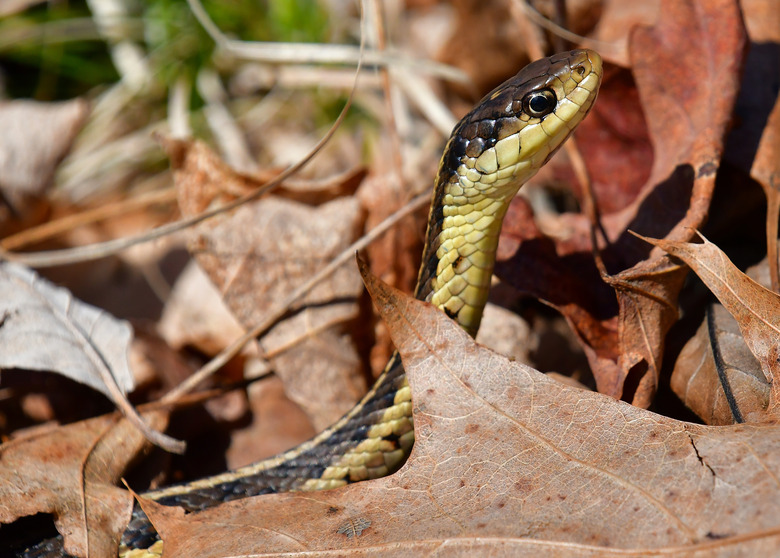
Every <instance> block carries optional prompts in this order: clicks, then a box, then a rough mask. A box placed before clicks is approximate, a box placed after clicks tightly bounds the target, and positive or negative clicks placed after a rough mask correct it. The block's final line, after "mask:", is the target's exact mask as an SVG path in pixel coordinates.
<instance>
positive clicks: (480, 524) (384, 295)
mask: <svg viewBox="0 0 780 558" xmlns="http://www.w3.org/2000/svg"><path fill="white" fill-rule="evenodd" d="M366 281H367V286H368V288H369V290H370V292H371V293H372V295H373V296H374V300H375V303H376V305H377V307H378V309H379V311H380V313H381V314H382V316H383V318H384V319H385V320H386V321H387V322H388V325H389V327H390V329H391V331H392V334H393V339H394V341H395V343H396V345H397V346H398V347H399V350H400V351H401V355H402V358H403V360H404V366H405V368H406V370H407V374H408V377H409V381H410V385H411V387H412V397H413V401H414V417H415V434H416V442H415V446H414V450H413V451H412V455H411V457H410V459H409V461H408V462H407V464H406V465H405V466H404V467H403V468H402V469H401V470H400V471H399V472H398V473H396V474H394V475H391V476H389V477H386V478H384V479H379V480H374V481H367V482H363V483H358V484H355V485H350V486H348V487H345V488H343V489H337V490H332V491H325V492H316V493H306V494H294V493H293V494H277V495H269V496H262V497H258V498H251V499H246V500H242V501H238V502H231V503H228V504H226V505H223V506H220V507H219V508H215V509H212V510H209V511H204V512H198V513H194V514H189V515H187V516H184V515H183V514H182V513H181V511H180V510H175V509H174V510H171V509H169V508H161V507H159V506H156V505H152V504H151V503H148V502H144V503H143V506H144V509H145V511H147V513H148V514H149V515H150V517H151V518H152V520H153V521H154V523H155V526H156V527H157V528H158V530H159V531H160V533H161V534H162V536H163V538H164V540H165V545H166V546H165V548H166V555H167V556H193V555H197V556H202V557H204V558H205V557H211V556H214V557H217V556H235V555H263V556H266V555H276V554H279V553H284V552H296V553H298V552H304V553H326V552H327V553H329V554H331V555H336V554H349V555H371V556H377V555H380V556H382V555H388V556H389V555H392V556H399V555H419V554H420V553H421V552H426V553H434V554H436V555H446V556H449V555H456V556H457V555H464V554H467V553H471V554H473V553H479V554H480V555H487V554H501V555H504V554H511V555H523V553H524V554H531V553H532V551H535V552H536V553H537V554H538V553H539V552H546V551H549V552H550V553H551V555H567V556H593V555H599V554H601V555H603V554H605V553H609V554H610V555H611V554H613V553H614V554H616V555H621V554H623V553H625V554H631V555H636V553H638V552H646V553H647V555H653V554H656V553H657V554H661V553H663V554H664V555H670V554H671V555H675V556H693V555H697V553H701V555H705V554H706V555H707V556H733V555H738V554H739V553H741V554H742V555H746V554H750V553H751V552H762V553H764V554H766V555H769V554H771V553H776V552H778V550H780V522H779V521H778V519H777V512H778V511H780V498H778V496H780V487H779V486H778V483H777V481H776V479H777V476H778V474H780V451H778V449H780V429H779V428H778V427H776V426H771V425H763V426H746V425H742V426H732V427H719V428H713V427H707V426H701V425H694V424H688V423H683V422H679V421H676V420H672V419H668V418H665V417H662V416H660V415H656V414H654V413H651V412H649V411H645V410H643V409H639V408H637V407H634V406H631V405H628V404H626V403H622V402H619V401H615V400H613V399H612V398H609V397H606V396H604V395H601V394H597V393H592V392H586V391H583V390H580V389H576V388H570V387H567V386H564V385H562V384H559V383H558V382H556V381H554V380H551V379H549V378H547V377H546V376H544V375H543V374H541V373H539V372H537V371H535V370H533V369H532V368H529V367H527V366H524V365H521V364H516V363H512V362H509V361H508V360H507V359H506V358H504V357H502V356H500V355H498V354H496V353H494V352H493V351H491V350H489V349H485V348H483V347H481V346H479V345H478V344H476V343H474V342H473V341H472V340H471V338H470V337H469V336H468V335H467V334H466V333H465V332H464V331H463V330H462V329H460V328H459V327H458V326H457V325H456V324H455V323H454V322H452V321H451V320H449V319H447V318H446V317H445V316H444V314H443V313H441V312H439V311H438V310H436V309H434V308H433V307H431V306H430V305H428V304H425V303H421V302H419V301H415V300H413V299H412V298H411V297H409V296H406V295H403V294H401V293H400V292H398V291H395V290H393V289H390V288H388V287H387V286H385V285H383V284H382V283H381V282H380V281H378V280H377V279H376V278H373V277H371V276H368V275H367V276H366Z"/></svg>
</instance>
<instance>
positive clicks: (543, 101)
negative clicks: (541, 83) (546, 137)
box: [523, 89, 557, 118]
mask: <svg viewBox="0 0 780 558" xmlns="http://www.w3.org/2000/svg"><path fill="white" fill-rule="evenodd" d="M556 102H557V99H556V98H555V93H553V92H552V91H550V90H549V89H542V90H540V91H533V92H531V93H529V94H528V95H526V96H525V97H523V111H524V112H525V113H527V114H529V115H530V116H533V117H534V118H541V117H542V116H544V115H546V114H550V113H551V112H552V111H553V110H554V109H555V104H556Z"/></svg>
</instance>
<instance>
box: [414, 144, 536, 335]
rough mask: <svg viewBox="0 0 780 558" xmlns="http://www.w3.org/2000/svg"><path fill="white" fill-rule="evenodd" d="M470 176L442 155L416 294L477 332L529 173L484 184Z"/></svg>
mask: <svg viewBox="0 0 780 558" xmlns="http://www.w3.org/2000/svg"><path fill="white" fill-rule="evenodd" d="M462 170H463V169H460V171H462ZM464 178H465V177H464V174H463V173H462V172H459V170H458V169H451V168H450V169H448V168H447V158H446V157H445V158H443V159H442V164H441V165H440V170H439V175H438V178H437V182H436V187H435V191H434V197H436V198H438V199H437V202H438V203H434V204H433V205H432V210H431V213H430V215H429V219H428V232H427V235H426V236H427V238H426V243H425V250H424V251H423V257H422V263H421V266H420V273H419V278H418V282H417V291H416V292H415V296H416V297H417V298H418V299H420V300H425V301H427V302H430V303H431V304H433V305H434V306H436V307H438V308H440V309H441V310H443V311H444V312H445V313H446V314H447V315H448V316H449V317H450V318H452V319H454V320H455V321H457V322H458V324H459V325H460V326H461V327H463V329H465V330H466V331H467V332H468V333H469V334H470V335H471V336H472V337H473V336H476V334H477V330H478V329H479V324H480V322H481V320H482V313H483V311H484V309H485V304H486V303H487V299H488V293H489V288H490V281H491V278H492V276H493V267H494V265H495V260H496V250H497V249H498V240H499V235H500V232H501V225H502V223H503V220H504V216H505V215H506V211H507V208H508V206H509V202H510V201H511V199H512V198H513V197H514V195H515V194H516V193H517V191H518V190H519V189H520V186H521V185H522V184H523V183H524V182H525V180H527V178H528V177H527V176H523V177H522V178H523V179H522V180H521V179H518V178H515V177H513V179H512V180H507V181H506V182H505V183H504V184H498V185H496V186H495V187H491V188H484V189H480V188H475V187H474V186H471V187H468V188H466V187H464V186H467V184H463V183H464Z"/></svg>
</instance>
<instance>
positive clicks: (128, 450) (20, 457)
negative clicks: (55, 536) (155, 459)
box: [0, 411, 167, 556]
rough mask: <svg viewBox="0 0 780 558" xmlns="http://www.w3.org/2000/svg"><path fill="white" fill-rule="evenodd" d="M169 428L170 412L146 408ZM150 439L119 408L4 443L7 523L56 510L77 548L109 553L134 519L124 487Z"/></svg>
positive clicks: (1, 464) (1, 459) (76, 551)
mask: <svg viewBox="0 0 780 558" xmlns="http://www.w3.org/2000/svg"><path fill="white" fill-rule="evenodd" d="M143 416H144V418H145V419H146V421H147V422H148V423H149V425H150V426H151V427H152V428H155V429H162V428H165V425H166V423H167V417H166V415H165V414H164V413H163V412H160V411H156V412H153V413H145V414H144V415H143ZM147 444H148V442H146V440H145V439H144V437H143V435H142V434H141V433H140V432H139V431H138V429H136V428H135V427H134V426H132V425H131V424H130V423H129V422H128V421H126V420H124V419H120V418H119V417H118V416H117V415H116V414H113V415H106V416H102V417H97V418H94V419H90V420H86V421H81V422H77V423H74V424H71V425H68V426H62V427H57V428H53V429H51V430H49V431H46V432H44V433H42V434H38V435H34V436H29V437H26V438H19V439H16V440H11V441H9V442H6V443H4V444H3V445H2V446H0V522H3V523H10V522H12V521H14V520H16V519H18V518H20V517H24V516H28V515H34V514H36V513H49V514H53V515H54V522H55V524H56V526H57V530H58V531H59V532H60V533H62V534H63V535H64V536H65V548H66V550H67V551H68V553H69V554H73V555H80V556H86V555H87V551H89V555H90V556H109V555H110V554H111V553H112V552H115V549H116V547H117V545H118V544H119V538H120V537H121V535H122V531H124V528H125V525H127V522H128V520H129V519H130V512H131V510H132V508H133V499H132V496H131V495H130V494H129V493H128V492H127V491H126V490H123V489H121V488H118V487H117V486H116V484H117V482H118V481H119V478H120V476H121V475H122V473H123V472H124V471H125V468H126V467H127V466H128V464H129V463H130V462H131V461H133V460H134V459H135V458H136V457H137V456H138V453H139V452H140V451H141V450H142V449H143V448H144V447H146V446H147Z"/></svg>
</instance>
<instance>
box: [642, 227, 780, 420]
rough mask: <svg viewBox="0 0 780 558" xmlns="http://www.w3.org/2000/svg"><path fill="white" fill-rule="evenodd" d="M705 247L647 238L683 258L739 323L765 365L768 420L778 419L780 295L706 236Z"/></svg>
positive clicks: (703, 244) (748, 344) (751, 346)
mask: <svg viewBox="0 0 780 558" xmlns="http://www.w3.org/2000/svg"><path fill="white" fill-rule="evenodd" d="M702 239H703V240H704V242H703V243H702V244H693V243H690V242H679V241H673V240H668V239H663V240H653V239H645V240H647V241H648V242H650V243H652V244H654V245H655V246H658V247H660V248H662V249H663V250H666V251H667V252H669V253H670V254H671V255H673V256H675V257H677V258H680V259H681V260H683V261H684V262H685V263H686V264H688V265H689V266H690V267H691V269H692V270H693V271H694V272H696V275H698V276H699V278H700V279H701V280H702V281H703V282H704V284H705V285H707V287H708V288H709V289H710V290H711V291H712V292H713V294H714V295H715V296H716V297H718V300H720V302H721V304H723V306H724V307H725V308H726V310H728V311H729V312H730V313H731V315H732V316H734V318H735V319H736V320H737V323H738V324H739V329H740V331H741V333H742V337H743V338H744V339H745V343H746V344H747V346H748V348H750V350H751V352H752V353H753V354H754V355H755V357H756V358H757V359H758V361H759V363H760V364H761V369H762V371H763V373H764V377H765V378H766V381H767V382H768V383H769V384H770V385H771V386H772V388H771V391H770V398H769V406H768V409H767V420H776V418H777V412H778V410H777V407H778V401H780V400H778V393H777V390H778V385H779V384H780V347H778V343H777V340H778V339H779V338H780V295H778V294H777V293H775V292H772V291H770V290H769V289H766V288H765V287H762V286H761V285H760V284H758V283H757V282H755V281H754V280H753V279H751V278H750V277H748V276H747V275H745V274H744V273H742V272H741V271H740V270H739V269H738V268H737V267H736V266H735V265H734V264H733V263H731V261H730V260H729V259H728V257H727V256H726V254H724V253H723V251H721V250H720V249H719V248H718V247H717V246H715V245H714V244H712V243H711V242H709V241H708V240H707V239H706V238H704V237H702Z"/></svg>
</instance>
